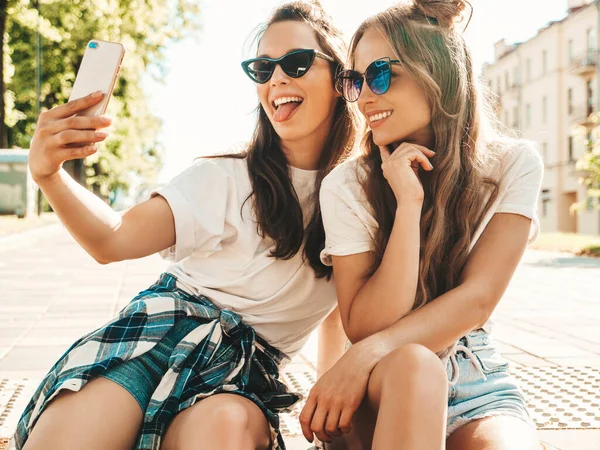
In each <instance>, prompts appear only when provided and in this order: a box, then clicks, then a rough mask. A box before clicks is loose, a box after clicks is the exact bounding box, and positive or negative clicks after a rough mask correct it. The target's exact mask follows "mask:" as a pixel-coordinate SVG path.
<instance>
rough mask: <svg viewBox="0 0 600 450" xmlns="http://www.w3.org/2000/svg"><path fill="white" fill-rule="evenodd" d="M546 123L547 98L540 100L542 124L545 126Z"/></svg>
mask: <svg viewBox="0 0 600 450" xmlns="http://www.w3.org/2000/svg"><path fill="white" fill-rule="evenodd" d="M547 122H548V97H544V98H543V99H542V123H543V124H544V125H545V124H546V123H547Z"/></svg>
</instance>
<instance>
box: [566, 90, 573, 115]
mask: <svg viewBox="0 0 600 450" xmlns="http://www.w3.org/2000/svg"><path fill="white" fill-rule="evenodd" d="M567 112H568V113H569V115H571V114H573V88H569V90H568V91H567Z"/></svg>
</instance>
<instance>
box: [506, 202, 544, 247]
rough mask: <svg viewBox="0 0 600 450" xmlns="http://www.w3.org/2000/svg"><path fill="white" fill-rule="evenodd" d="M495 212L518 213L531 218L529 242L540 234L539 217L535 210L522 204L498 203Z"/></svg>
mask: <svg viewBox="0 0 600 450" xmlns="http://www.w3.org/2000/svg"><path fill="white" fill-rule="evenodd" d="M495 213H507V214H518V215H520V216H524V217H527V218H528V219H531V229H530V230H529V241H528V243H529V244H531V243H532V242H533V241H535V240H536V239H537V238H538V236H539V235H540V219H539V217H538V215H537V214H536V213H535V212H532V211H531V210H528V209H527V208H523V206H522V205H500V207H499V208H498V209H497V210H496V211H495Z"/></svg>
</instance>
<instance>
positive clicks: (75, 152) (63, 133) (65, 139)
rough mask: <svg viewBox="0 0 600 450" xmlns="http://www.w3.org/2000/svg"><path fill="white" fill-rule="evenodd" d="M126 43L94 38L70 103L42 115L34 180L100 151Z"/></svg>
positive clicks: (32, 158)
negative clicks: (70, 161) (95, 39)
mask: <svg viewBox="0 0 600 450" xmlns="http://www.w3.org/2000/svg"><path fill="white" fill-rule="evenodd" d="M123 55H124V50H123V46H122V45H121V44H118V43H114V42H105V41H90V42H89V43H88V46H87V49H86V52H85V54H84V57H83V60H82V62H81V66H80V68H79V71H78V73H77V78H76V80H75V84H74V86H73V91H72V92H71V97H70V99H69V102H68V103H66V104H64V105H60V106H57V107H55V108H52V109H51V110H49V111H45V112H43V113H42V114H40V117H39V119H38V124H37V127H36V130H35V134H34V136H33V139H32V141H31V146H30V150H29V168H30V171H31V174H32V176H33V178H34V180H36V181H38V180H42V179H44V178H47V177H50V176H52V175H54V174H55V173H57V172H58V171H59V170H60V168H61V167H62V165H63V163H64V162H65V161H68V160H71V159H80V158H85V157H86V156H89V155H92V154H93V153H95V152H96V151H97V149H96V146H95V144H96V143H98V142H101V141H104V140H105V139H106V138H107V137H108V133H106V132H104V131H99V130H101V129H102V128H106V127H108V126H109V125H110V124H111V120H110V119H109V118H108V117H104V116H103V114H104V113H105V112H106V107H107V105H108V101H109V99H110V96H111V94H112V91H113V89H114V85H115V81H116V79H117V75H118V73H119V68H120V66H121V61H122V60H123Z"/></svg>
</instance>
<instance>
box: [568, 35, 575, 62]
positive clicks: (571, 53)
mask: <svg viewBox="0 0 600 450" xmlns="http://www.w3.org/2000/svg"><path fill="white" fill-rule="evenodd" d="M567 51H568V55H569V64H570V63H572V62H573V59H575V53H574V50H573V39H569V44H568V50H567Z"/></svg>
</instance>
